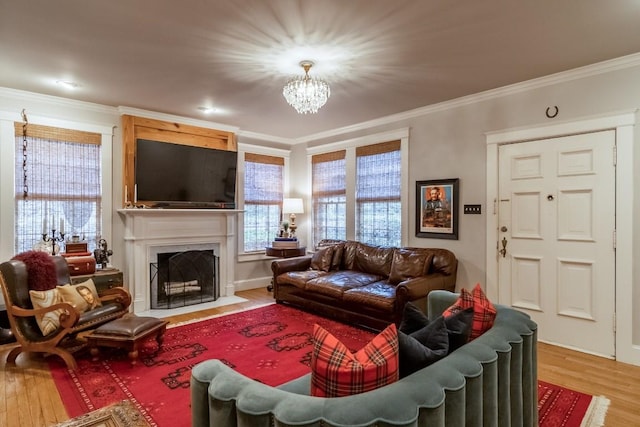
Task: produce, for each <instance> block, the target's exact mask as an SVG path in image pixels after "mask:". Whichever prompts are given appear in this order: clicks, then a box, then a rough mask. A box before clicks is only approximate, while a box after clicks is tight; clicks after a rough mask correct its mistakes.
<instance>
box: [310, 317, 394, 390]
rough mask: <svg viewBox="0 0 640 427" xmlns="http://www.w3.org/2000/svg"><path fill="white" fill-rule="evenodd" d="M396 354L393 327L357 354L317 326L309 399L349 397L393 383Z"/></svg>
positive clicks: (314, 333)
mask: <svg viewBox="0 0 640 427" xmlns="http://www.w3.org/2000/svg"><path fill="white" fill-rule="evenodd" d="M398 351H399V350H398V333H397V330H396V327H395V325H394V324H391V325H389V326H388V327H387V328H386V329H384V330H383V331H382V332H380V334H379V335H377V336H376V337H374V338H373V339H372V340H371V341H370V342H369V343H368V344H367V345H365V346H364V347H363V348H362V349H361V350H359V351H357V352H356V353H352V352H351V351H349V349H348V348H347V347H346V346H345V345H344V344H342V343H341V342H340V341H339V340H338V339H337V338H335V337H334V336H333V335H332V334H331V333H329V332H328V331H326V330H325V329H324V328H323V327H322V326H320V325H318V324H316V325H315V326H314V328H313V352H312V355H311V395H312V396H319V397H342V396H350V395H353V394H358V393H363V392H365V391H371V390H375V389H377V388H379V387H383V386H385V385H388V384H391V383H394V382H396V381H397V380H398V377H399V370H398V369H399V367H398V361H399V355H398Z"/></svg>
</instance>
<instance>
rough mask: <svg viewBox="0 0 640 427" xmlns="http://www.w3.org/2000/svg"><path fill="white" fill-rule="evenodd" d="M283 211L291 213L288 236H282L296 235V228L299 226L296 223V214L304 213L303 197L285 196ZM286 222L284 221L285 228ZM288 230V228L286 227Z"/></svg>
mask: <svg viewBox="0 0 640 427" xmlns="http://www.w3.org/2000/svg"><path fill="white" fill-rule="evenodd" d="M282 213H283V214H289V223H288V227H289V233H288V235H287V236H281V237H296V230H297V229H298V226H297V225H296V214H301V213H304V204H303V203H302V199H300V198H291V199H290V198H285V199H284V200H283V201H282ZM285 222H286V221H283V222H282V226H283V228H285ZM285 231H286V228H285Z"/></svg>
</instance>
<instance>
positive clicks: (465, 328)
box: [398, 302, 473, 353]
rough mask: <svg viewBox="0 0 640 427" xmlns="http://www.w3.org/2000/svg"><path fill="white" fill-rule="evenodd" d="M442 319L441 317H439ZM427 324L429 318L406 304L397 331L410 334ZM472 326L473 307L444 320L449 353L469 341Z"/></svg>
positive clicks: (409, 303) (414, 307)
mask: <svg viewBox="0 0 640 427" xmlns="http://www.w3.org/2000/svg"><path fill="white" fill-rule="evenodd" d="M439 317H442V316H439ZM428 324H429V318H428V317H427V316H426V315H425V314H424V313H423V312H422V310H420V309H419V308H418V307H417V306H416V305H415V304H413V303H411V302H408V303H407V304H405V306H404V311H403V313H402V321H401V322H400V326H399V327H398V331H400V332H404V333H405V334H412V333H414V332H416V331H418V330H420V329H422V328H424V327H425V326H426V325H428ZM472 324H473V307H469V308H467V309H466V310H462V311H459V312H457V313H456V314H454V315H452V316H449V317H447V318H446V319H445V325H446V327H447V332H448V334H449V353H451V352H452V351H454V350H456V349H458V348H460V347H461V346H463V345H465V344H466V343H467V342H468V341H469V336H470V334H471V326H472Z"/></svg>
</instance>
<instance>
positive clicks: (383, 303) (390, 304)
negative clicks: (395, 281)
mask: <svg viewBox="0 0 640 427" xmlns="http://www.w3.org/2000/svg"><path fill="white" fill-rule="evenodd" d="M342 300H343V301H344V302H348V303H349V304H350V305H352V306H355V307H358V306H361V307H374V308H375V309H376V310H382V311H386V312H388V313H393V311H394V310H393V309H394V307H395V302H396V287H395V286H392V285H390V284H389V283H388V282H387V281H379V282H374V283H370V284H368V285H364V286H359V287H357V288H353V289H349V290H348V291H346V292H345V293H344V294H343V295H342Z"/></svg>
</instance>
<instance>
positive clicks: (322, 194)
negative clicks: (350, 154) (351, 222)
mask: <svg viewBox="0 0 640 427" xmlns="http://www.w3.org/2000/svg"><path fill="white" fill-rule="evenodd" d="M345 156H346V151H345V150H341V151H335V152H331V153H323V154H318V155H314V156H312V158H311V180H312V199H313V238H314V245H315V244H317V243H318V242H319V241H320V240H322V239H346V237H347V229H346V204H347V199H346V191H347V189H346V162H345Z"/></svg>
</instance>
